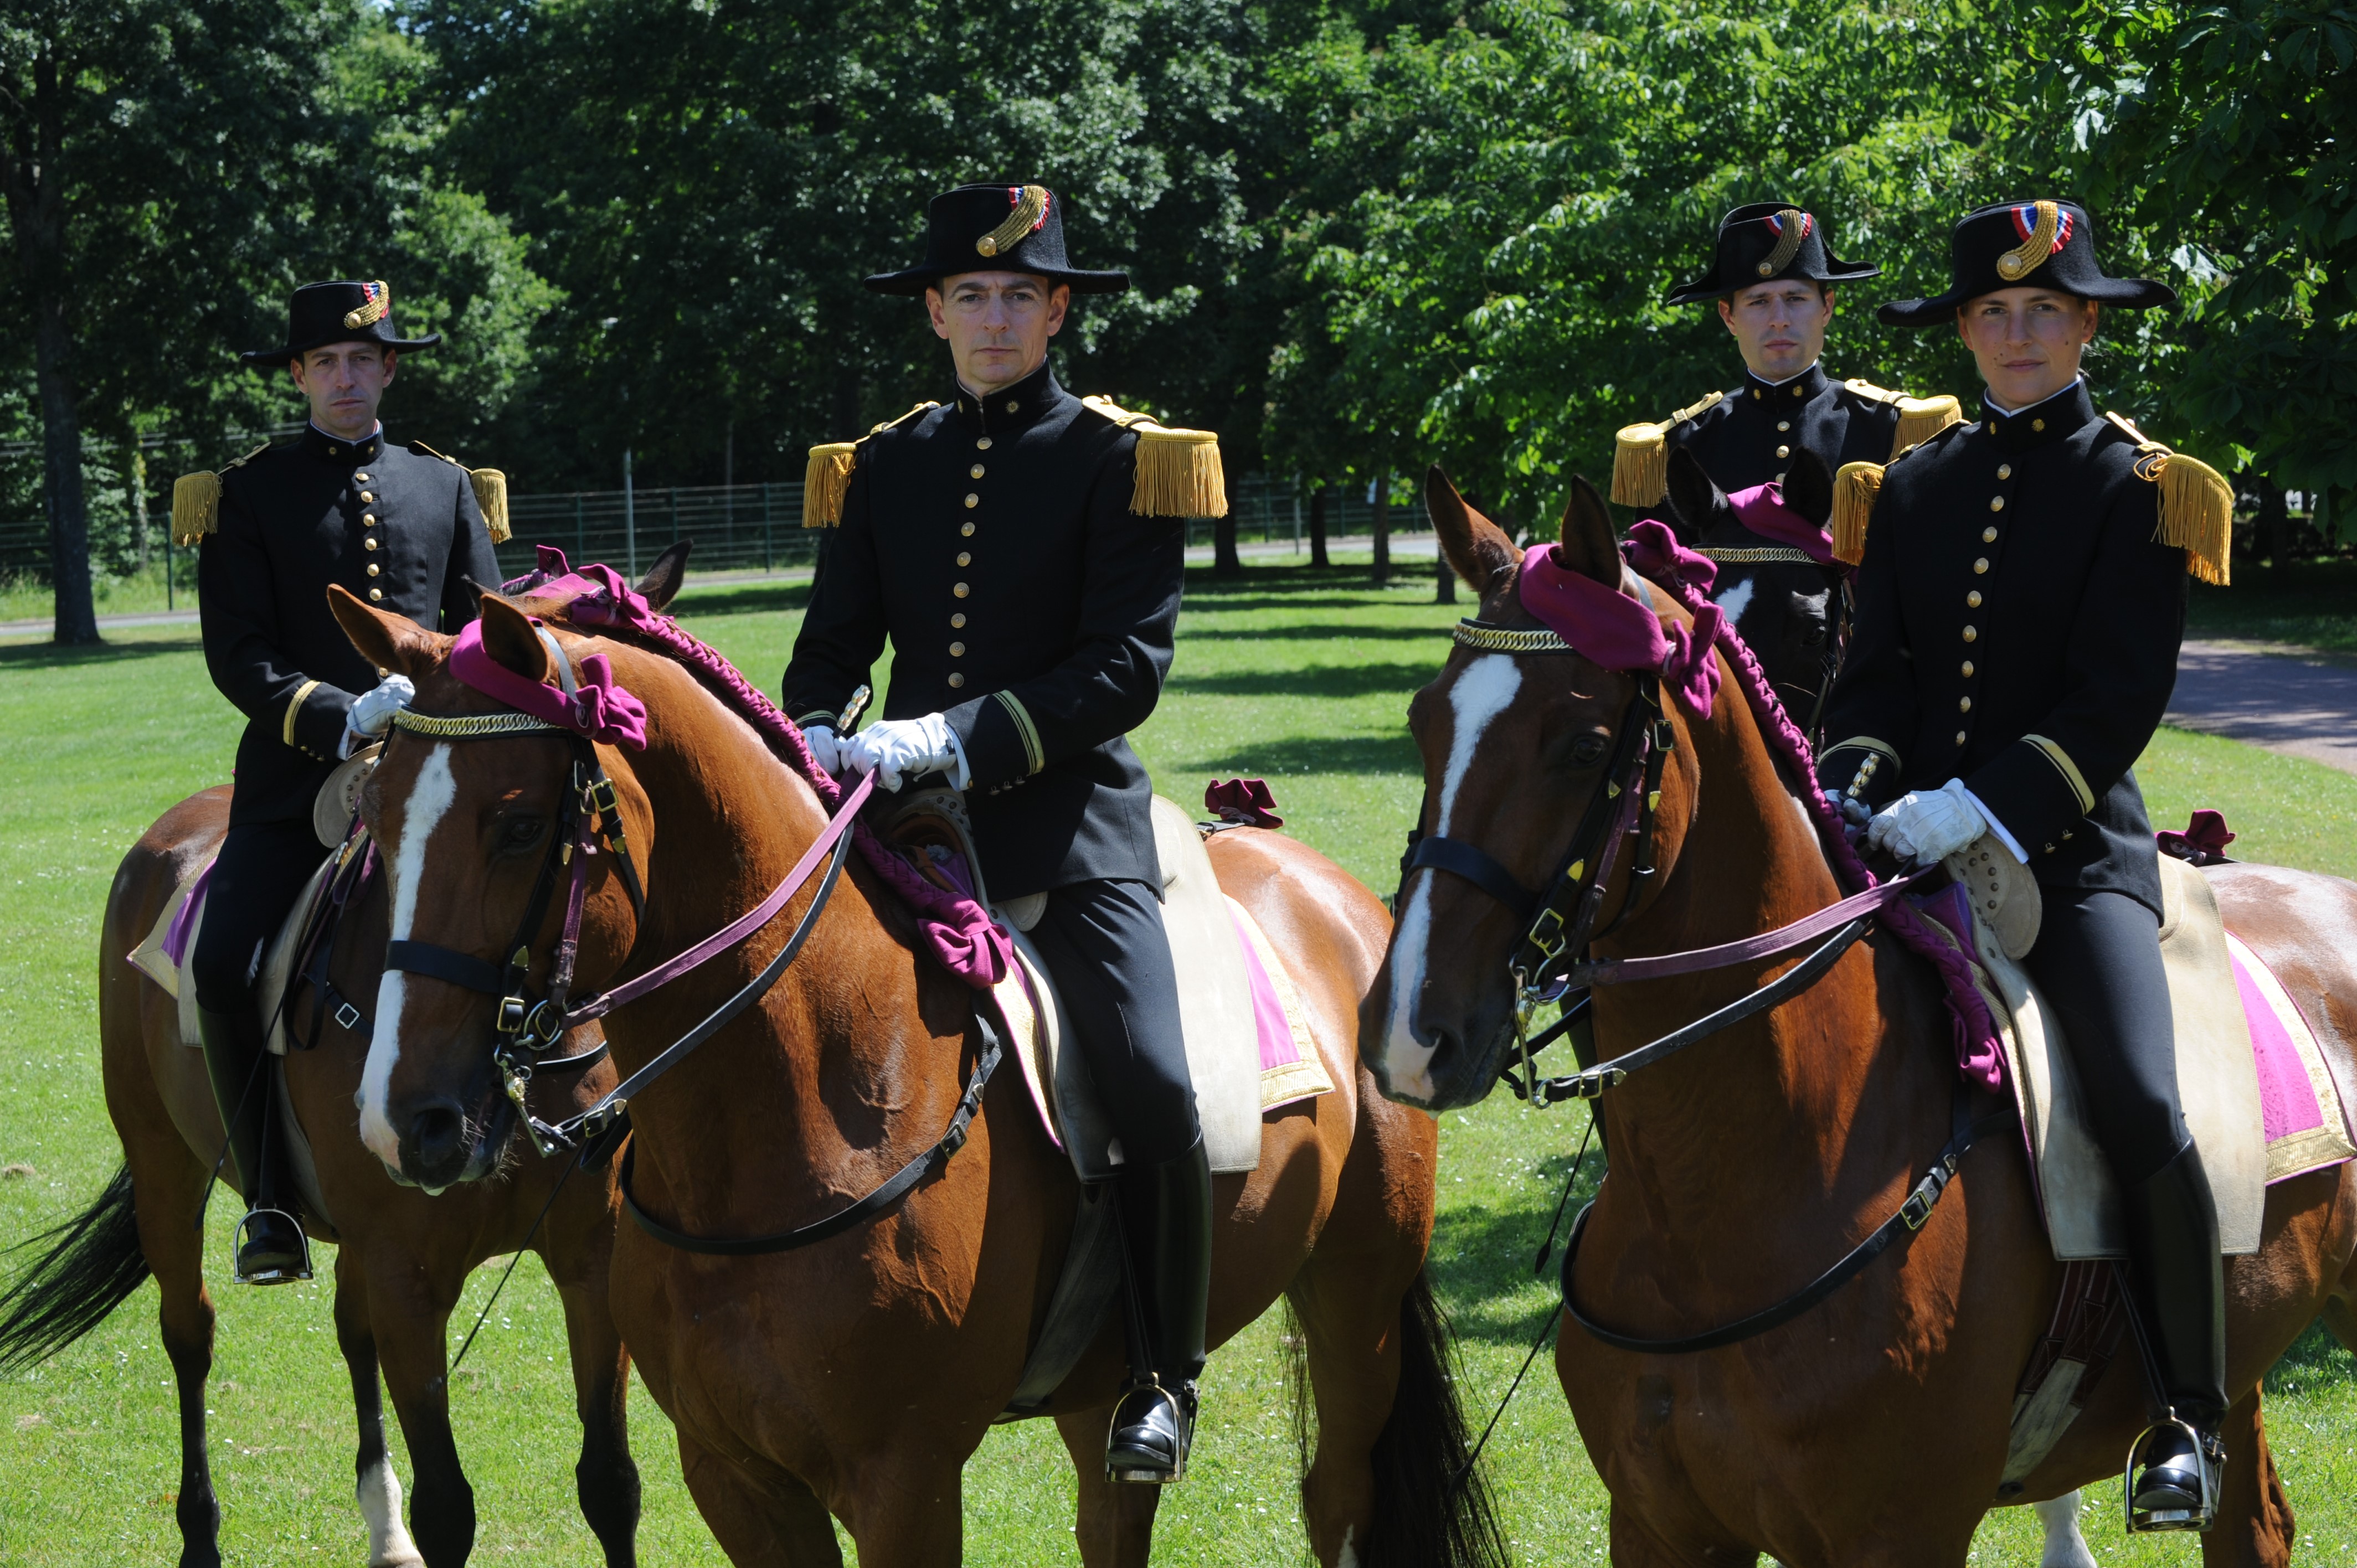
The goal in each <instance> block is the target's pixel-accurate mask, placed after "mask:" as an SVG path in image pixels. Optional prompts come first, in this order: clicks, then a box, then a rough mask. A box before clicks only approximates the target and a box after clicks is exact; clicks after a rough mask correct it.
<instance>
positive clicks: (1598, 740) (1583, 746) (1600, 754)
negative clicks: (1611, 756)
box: [1571, 735, 1608, 768]
mask: <svg viewBox="0 0 2357 1568" xmlns="http://www.w3.org/2000/svg"><path fill="white" fill-rule="evenodd" d="M1607 744H1608V741H1607V738H1606V737H1605V736H1600V735H1584V736H1580V737H1579V738H1578V739H1577V740H1576V741H1573V742H1572V743H1571V761H1572V766H1574V767H1576V768H1593V767H1595V766H1596V765H1597V764H1598V763H1599V762H1601V761H1603V760H1604V748H1605V746H1606V745H1607Z"/></svg>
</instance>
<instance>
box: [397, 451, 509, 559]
mask: <svg viewBox="0 0 2357 1568" xmlns="http://www.w3.org/2000/svg"><path fill="white" fill-rule="evenodd" d="M409 449H410V450H411V451H412V452H415V453H417V454H419V455H420V456H426V457H439V458H441V459H442V461H444V462H445V463H447V464H449V465H450V467H454V468H456V469H457V470H459V471H460V472H461V473H463V474H465V475H466V476H467V487H468V489H471V490H473V491H474V492H475V505H476V507H477V508H478V509H479V510H481V512H482V514H483V532H486V533H488V534H490V536H491V542H492V543H494V544H505V543H506V542H508V535H509V534H510V533H511V532H514V531H513V530H512V529H511V528H510V527H509V525H508V477H507V475H506V474H505V473H503V472H501V471H500V469H497V468H469V467H467V465H466V464H464V463H461V462H460V461H458V459H457V458H456V457H453V456H450V454H448V453H447V452H436V450H434V448H433V447H431V446H427V445H425V442H423V441H413V442H411V443H410V444H409Z"/></svg>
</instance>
